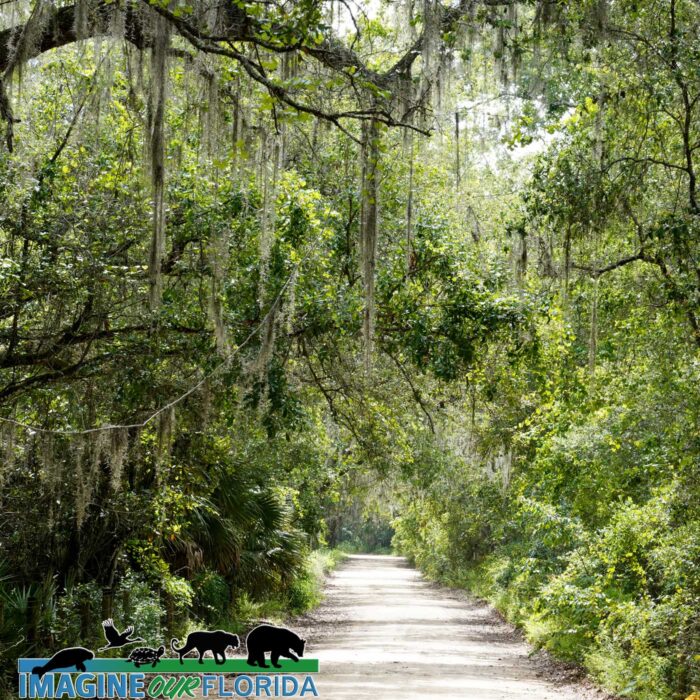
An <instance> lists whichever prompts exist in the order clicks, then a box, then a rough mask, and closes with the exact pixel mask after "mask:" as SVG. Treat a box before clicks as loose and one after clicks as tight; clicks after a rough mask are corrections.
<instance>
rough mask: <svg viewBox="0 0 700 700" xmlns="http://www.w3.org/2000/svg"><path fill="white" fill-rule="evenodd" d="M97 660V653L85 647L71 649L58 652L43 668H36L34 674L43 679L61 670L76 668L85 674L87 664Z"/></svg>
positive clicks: (33, 670)
mask: <svg viewBox="0 0 700 700" xmlns="http://www.w3.org/2000/svg"><path fill="white" fill-rule="evenodd" d="M94 658H95V652H94V651H90V650H89V649H85V648H84V647H69V648H68V649H61V651H57V652H56V653H55V654H54V655H53V656H52V657H51V658H50V659H49V660H48V661H47V662H46V663H45V664H44V665H43V666H35V667H34V668H33V669H32V673H36V674H37V676H39V678H41V677H42V676H43V675H44V674H45V673H49V672H50V671H55V670H57V669H59V668H70V667H71V666H75V667H76V668H77V669H78V671H80V672H81V673H84V672H85V670H86V668H85V662H86V661H92V659H94Z"/></svg>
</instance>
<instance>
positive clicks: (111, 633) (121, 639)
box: [98, 617, 145, 651]
mask: <svg viewBox="0 0 700 700" xmlns="http://www.w3.org/2000/svg"><path fill="white" fill-rule="evenodd" d="M102 627H103V629H104V633H105V639H106V640H107V641H108V642H109V644H107V646H106V647H100V649H99V650H98V651H105V649H118V648H119V647H123V646H126V645H127V644H133V643H134V642H143V641H145V640H143V639H141V637H136V638H135V639H130V637H131V635H132V634H133V633H134V627H133V625H129V626H128V627H127V628H126V629H125V630H124V631H123V632H121V633H120V632H119V630H117V628H116V627H115V626H114V620H113V619H112V618H111V617H110V618H109V620H105V621H104V622H103V623H102Z"/></svg>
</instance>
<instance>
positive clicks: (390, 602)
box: [308, 555, 582, 700]
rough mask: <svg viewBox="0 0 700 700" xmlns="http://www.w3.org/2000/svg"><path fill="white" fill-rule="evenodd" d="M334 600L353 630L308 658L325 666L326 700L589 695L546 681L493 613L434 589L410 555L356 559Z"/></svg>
mask: <svg viewBox="0 0 700 700" xmlns="http://www.w3.org/2000/svg"><path fill="white" fill-rule="evenodd" d="M326 594H327V599H328V601H329V603H330V604H331V605H332V606H333V607H335V608H337V609H338V610H339V612H341V613H342V616H343V618H344V619H346V620H347V623H346V624H340V625H338V626H337V627H336V629H335V631H333V632H332V633H331V635H330V636H329V637H328V638H326V639H325V640H324V641H323V642H322V643H321V645H320V647H319V648H318V649H316V648H314V649H312V650H310V651H309V654H308V655H309V656H310V657H318V658H319V659H320V661H321V673H320V674H319V676H318V691H319V694H320V697H321V698H322V699H325V700H344V699H345V698H348V699H349V698H353V700H365V699H367V700H370V699H371V700H404V699H406V700H413V699H414V698H421V699H422V700H425V699H428V698H450V699H451V698H454V699H456V698H459V699H460V700H496V699H500V698H509V699H510V698H513V699H515V698H531V699H532V700H535V699H537V700H577V699H578V698H580V697H582V696H579V695H577V694H572V691H571V690H570V689H568V688H557V686H555V685H554V684H552V683H548V682H546V681H544V680H542V679H540V678H538V677H537V670H536V668H535V666H534V664H533V663H532V662H531V661H530V660H529V659H528V656H527V653H528V648H527V647H526V646H525V645H524V644H522V643H521V642H519V641H517V640H514V639H513V635H512V633H511V631H510V629H509V628H508V627H507V626H506V625H504V624H501V623H499V622H497V621H496V620H495V619H494V616H493V613H492V612H491V611H490V610H489V609H488V608H487V607H485V606H483V605H480V604H479V603H476V602H471V601H469V600H467V599H465V597H464V596H461V595H459V594H456V593H452V592H450V591H448V590H445V589H442V588H439V587H436V586H433V585H431V584H430V583H429V582H426V581H425V580H423V578H422V577H421V575H420V573H419V572H417V571H415V570H414V569H411V568H408V566H407V564H406V562H405V560H404V559H402V558H400V557H392V556H373V555H358V556H353V557H351V558H350V559H349V560H348V561H347V562H346V563H345V565H344V566H342V567H341V568H340V569H339V570H338V571H337V572H336V573H335V574H334V575H333V577H332V578H331V579H330V580H329V582H328V587H327V590H326ZM320 612H321V618H322V616H323V611H320ZM323 624H324V622H323V619H319V625H323ZM329 624H332V623H330V621H329Z"/></svg>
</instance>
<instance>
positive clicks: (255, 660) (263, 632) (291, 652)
mask: <svg viewBox="0 0 700 700" xmlns="http://www.w3.org/2000/svg"><path fill="white" fill-rule="evenodd" d="M246 645H247V647H248V665H249V666H259V667H260V668H269V666H268V665H267V664H266V663H265V652H267V651H269V652H270V662H271V663H272V665H273V666H274V667H275V668H281V666H280V665H279V663H278V661H279V659H280V656H284V657H285V658H287V659H291V660H292V661H299V656H304V646H305V645H306V640H305V639H302V638H301V637H300V636H299V635H298V634H296V633H294V632H292V630H288V629H287V628H286V627H274V626H273V625H259V626H258V627H256V628H255V629H254V630H251V631H250V632H249V633H248V637H247V638H246ZM295 652H296V653H295ZM297 654H298V655H299V656H297Z"/></svg>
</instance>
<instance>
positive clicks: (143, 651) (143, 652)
mask: <svg viewBox="0 0 700 700" xmlns="http://www.w3.org/2000/svg"><path fill="white" fill-rule="evenodd" d="M163 654H165V647H164V646H161V647H158V649H151V648H150V647H138V649H134V650H133V651H132V652H131V654H129V658H128V659H127V661H131V662H132V663H133V664H134V666H136V668H138V667H139V666H146V665H147V664H151V666H153V668H155V667H156V664H157V663H158V662H159V661H160V657H161V656H163Z"/></svg>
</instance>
